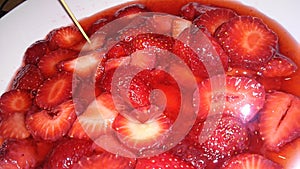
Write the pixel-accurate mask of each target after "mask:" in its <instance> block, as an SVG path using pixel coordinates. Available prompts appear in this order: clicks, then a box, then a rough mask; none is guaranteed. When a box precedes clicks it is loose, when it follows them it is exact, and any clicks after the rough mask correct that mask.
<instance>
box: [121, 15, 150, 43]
mask: <svg viewBox="0 0 300 169" xmlns="http://www.w3.org/2000/svg"><path fill="white" fill-rule="evenodd" d="M140 22H141V23H140ZM150 25H151V24H149V23H147V21H144V20H142V21H140V20H138V19H137V20H135V22H134V23H131V24H129V25H128V26H126V27H125V28H123V29H122V30H120V31H119V32H118V33H119V34H118V39H120V40H124V41H127V42H128V41H131V40H132V39H133V38H134V37H136V36H137V35H139V34H144V33H148V32H152V29H153V27H151V26H152V25H151V26H150Z"/></svg>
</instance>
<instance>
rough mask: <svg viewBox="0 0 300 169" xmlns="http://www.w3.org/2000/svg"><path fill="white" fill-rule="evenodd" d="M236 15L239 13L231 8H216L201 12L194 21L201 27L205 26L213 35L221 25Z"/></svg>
mask: <svg viewBox="0 0 300 169" xmlns="http://www.w3.org/2000/svg"><path fill="white" fill-rule="evenodd" d="M235 16H237V14H236V13H235V12H234V11H233V10H231V9H227V8H214V9H211V10H207V11H206V12H205V13H203V14H201V15H200V16H199V17H197V18H196V19H195V20H194V21H193V23H194V24H195V25H197V26H199V27H202V26H204V27H205V28H206V29H207V30H208V31H209V33H210V34H212V35H213V34H214V33H215V31H216V30H217V28H218V27H219V26H220V25H222V24H223V23H225V22H227V21H229V20H230V19H231V18H233V17H235Z"/></svg>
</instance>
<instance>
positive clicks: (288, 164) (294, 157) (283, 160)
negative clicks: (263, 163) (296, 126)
mask: <svg viewBox="0 0 300 169" xmlns="http://www.w3.org/2000/svg"><path fill="white" fill-rule="evenodd" d="M299 155H300V138H297V139H296V140H294V141H292V142H290V143H288V144H287V145H285V146H284V147H282V149H280V151H279V152H274V151H268V152H267V153H266V156H267V158H269V159H271V160H273V161H274V162H276V163H278V164H280V165H282V166H283V168H298V167H299V160H298V159H299Z"/></svg>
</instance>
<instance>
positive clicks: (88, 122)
mask: <svg viewBox="0 0 300 169" xmlns="http://www.w3.org/2000/svg"><path fill="white" fill-rule="evenodd" d="M117 115H118V112H117V110H116V108H115V105H114V102H113V100H112V96H111V95H110V94H107V93H103V94H101V95H99V96H98V97H97V99H96V100H95V101H93V102H92V103H90V104H89V106H88V107H87V109H86V110H85V112H84V113H83V114H81V115H79V116H78V117H77V119H76V121H75V122H74V124H73V126H72V127H71V129H70V131H69V133H68V135H69V136H70V137H72V138H73V137H74V138H79V139H89V138H91V139H96V138H97V137H99V136H100V135H101V134H106V133H108V132H109V131H111V126H112V121H113V120H114V119H115V117H116V116H117Z"/></svg>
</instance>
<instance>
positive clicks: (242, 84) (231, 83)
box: [198, 76, 265, 123]
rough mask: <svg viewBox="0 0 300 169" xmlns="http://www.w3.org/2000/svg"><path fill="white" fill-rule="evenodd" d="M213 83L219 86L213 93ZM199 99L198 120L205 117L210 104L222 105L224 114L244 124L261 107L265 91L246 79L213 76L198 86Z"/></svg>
mask: <svg viewBox="0 0 300 169" xmlns="http://www.w3.org/2000/svg"><path fill="white" fill-rule="evenodd" d="M223 80H225V81H223ZM213 81H214V82H218V84H219V85H216V86H215V89H213V90H214V91H212V87H211V85H212V82H213ZM223 84H224V86H223ZM222 93H223V94H222ZM199 97H200V99H199V101H200V102H199V114H198V116H199V118H205V117H206V116H207V114H208V113H209V112H210V110H211V104H213V105H214V106H217V105H223V104H224V105H225V107H224V111H223V112H224V113H225V114H230V115H233V116H235V117H237V118H239V119H240V120H241V121H242V122H243V123H246V122H248V121H250V120H251V119H252V118H254V117H255V116H256V114H257V113H258V111H259V110H260V109H261V108H262V107H263V105H264V101H265V90H264V87H263V86H262V85H261V84H260V83H258V82H257V81H256V80H254V79H251V78H248V77H234V76H232V77H230V76H226V77H225V78H224V79H223V77H222V76H215V77H212V78H210V79H207V80H205V81H203V82H202V83H201V84H200V87H199ZM221 98H223V99H221Z"/></svg>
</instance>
